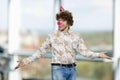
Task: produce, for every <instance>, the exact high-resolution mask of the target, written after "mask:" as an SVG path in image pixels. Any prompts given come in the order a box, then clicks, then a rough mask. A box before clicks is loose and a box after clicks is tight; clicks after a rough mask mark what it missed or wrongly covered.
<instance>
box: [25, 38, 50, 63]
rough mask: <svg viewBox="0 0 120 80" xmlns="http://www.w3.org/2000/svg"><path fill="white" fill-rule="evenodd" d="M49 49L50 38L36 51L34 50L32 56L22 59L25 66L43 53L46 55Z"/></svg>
mask: <svg viewBox="0 0 120 80" xmlns="http://www.w3.org/2000/svg"><path fill="white" fill-rule="evenodd" d="M50 47H51V44H50V36H48V37H47V38H46V40H45V41H44V43H43V44H42V45H41V47H40V48H39V49H38V50H36V52H35V53H34V54H33V55H32V56H30V57H28V58H25V59H23V62H24V63H25V64H28V63H31V62H33V61H34V60H36V59H38V58H40V57H41V56H42V55H43V54H44V53H46V52H47V51H48V50H49V49H50Z"/></svg>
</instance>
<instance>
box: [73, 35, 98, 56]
mask: <svg viewBox="0 0 120 80" xmlns="http://www.w3.org/2000/svg"><path fill="white" fill-rule="evenodd" d="M75 47H76V51H77V52H79V53H80V54H81V55H83V56H85V57H91V58H95V57H99V53H95V52H92V51H91V50H89V49H88V48H87V47H86V45H85V43H84V40H83V38H82V37H80V36H79V38H78V40H77V42H76V44H75Z"/></svg>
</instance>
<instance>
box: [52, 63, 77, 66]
mask: <svg viewBox="0 0 120 80" xmlns="http://www.w3.org/2000/svg"><path fill="white" fill-rule="evenodd" d="M51 65H52V66H65V67H75V66H76V63H72V64H61V63H51Z"/></svg>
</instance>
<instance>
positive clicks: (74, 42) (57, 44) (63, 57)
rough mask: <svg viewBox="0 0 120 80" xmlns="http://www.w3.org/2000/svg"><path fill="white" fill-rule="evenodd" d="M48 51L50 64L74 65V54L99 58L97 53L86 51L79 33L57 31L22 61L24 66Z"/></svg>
mask: <svg viewBox="0 0 120 80" xmlns="http://www.w3.org/2000/svg"><path fill="white" fill-rule="evenodd" d="M49 50H51V52H52V63H62V64H70V63H75V62H76V52H79V53H80V54H81V55H83V56H85V57H92V58H94V57H99V53H94V52H92V51H90V50H89V49H87V47H86V46H85V44H84V40H83V38H82V37H81V36H80V34H79V33H75V32H72V31H68V32H61V31H59V30H57V31H55V32H53V33H51V34H49V35H48V37H47V38H46V40H45V41H44V43H43V44H42V45H41V47H40V48H39V49H38V50H37V51H36V52H35V53H34V54H33V55H32V56H30V57H28V58H25V59H23V61H24V63H25V64H28V63H31V62H32V61H34V60H35V59H38V58H40V57H41V56H42V55H43V54H44V53H46V52H47V51H49Z"/></svg>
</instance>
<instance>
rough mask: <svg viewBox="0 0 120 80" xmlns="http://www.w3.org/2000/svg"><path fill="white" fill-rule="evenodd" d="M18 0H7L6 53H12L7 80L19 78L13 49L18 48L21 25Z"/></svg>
mask: <svg viewBox="0 0 120 80" xmlns="http://www.w3.org/2000/svg"><path fill="white" fill-rule="evenodd" d="M20 8H21V7H20V0H10V2H9V20H8V27H9V28H8V53H9V54H11V55H13V57H12V59H11V62H10V69H11V70H12V71H10V72H9V80H21V74H20V70H14V67H15V66H16V65H17V60H18V56H17V55H15V51H17V50H18V49H19V48H20V35H19V32H20V31H19V30H20V26H21V19H20V18H21V9H20Z"/></svg>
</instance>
